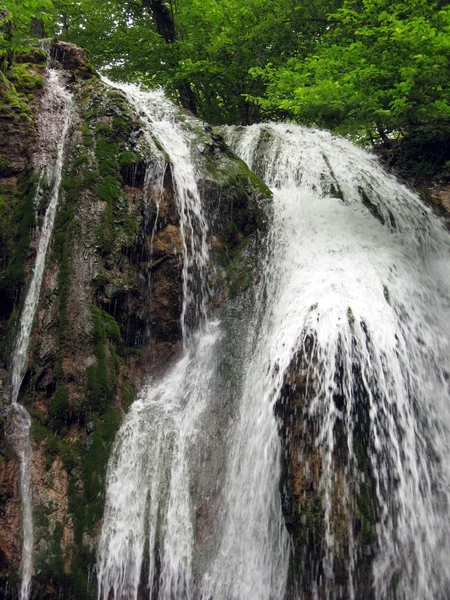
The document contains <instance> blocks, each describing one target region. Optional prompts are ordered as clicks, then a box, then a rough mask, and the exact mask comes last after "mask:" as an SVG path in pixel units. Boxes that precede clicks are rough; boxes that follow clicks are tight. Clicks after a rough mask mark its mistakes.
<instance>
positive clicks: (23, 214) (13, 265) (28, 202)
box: [0, 174, 36, 299]
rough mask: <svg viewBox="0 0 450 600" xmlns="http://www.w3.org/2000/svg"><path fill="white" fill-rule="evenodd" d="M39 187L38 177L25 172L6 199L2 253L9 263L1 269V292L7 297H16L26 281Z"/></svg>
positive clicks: (2, 230)
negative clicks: (12, 195)
mask: <svg viewBox="0 0 450 600" xmlns="http://www.w3.org/2000/svg"><path fill="white" fill-rule="evenodd" d="M35 191H36V179H35V177H33V176H31V175H30V174H25V175H23V176H22V177H20V178H19V185H18V188H17V191H16V192H15V195H14V197H13V198H9V199H8V200H6V199H5V200H4V203H3V205H4V207H5V208H6V210H5V212H4V213H3V214H2V226H1V230H0V234H1V241H2V247H1V248H0V256H1V257H2V262H3V264H5V263H6V264H7V266H6V268H5V269H3V270H2V271H0V295H1V296H2V297H3V298H4V299H5V298H6V297H8V296H14V297H15V296H16V295H17V292H18V291H19V290H20V288H21V287H22V286H23V284H24V282H25V276H26V271H25V264H26V260H27V255H28V250H29V246H30V232H31V229H32V228H33V226H34V224H35V211H34V205H33V198H34V195H35ZM8 212H9V214H8Z"/></svg>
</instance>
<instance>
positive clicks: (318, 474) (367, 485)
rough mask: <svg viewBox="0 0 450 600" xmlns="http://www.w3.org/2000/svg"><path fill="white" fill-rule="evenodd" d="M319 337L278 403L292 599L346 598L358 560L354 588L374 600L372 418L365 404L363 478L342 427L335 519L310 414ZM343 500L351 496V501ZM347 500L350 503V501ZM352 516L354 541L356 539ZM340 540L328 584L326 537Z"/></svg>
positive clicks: (294, 365)
mask: <svg viewBox="0 0 450 600" xmlns="http://www.w3.org/2000/svg"><path fill="white" fill-rule="evenodd" d="M317 362H318V359H317V356H316V350H315V343H314V339H313V338H311V337H310V336H308V337H306V338H305V340H304V342H303V347H302V349H301V350H299V351H298V353H297V355H296V356H295V357H294V359H293V360H292V362H291V365H290V367H289V369H288V370H287V372H286V375H285V378H284V386H283V387H282V389H281V392H280V397H279V400H278V403H277V406H276V412H277V414H278V416H279V427H280V436H281V439H282V442H283V448H284V452H283V459H282V460H283V469H282V479H281V481H280V492H281V498H282V508H283V514H284V517H285V522H286V527H287V529H288V531H289V533H290V537H291V541H292V549H293V551H292V553H291V565H290V569H289V589H288V598H297V597H298V595H299V591H301V593H303V594H305V597H306V598H315V597H319V598H322V597H326V596H327V594H329V593H330V592H331V594H332V596H333V597H336V598H338V597H341V592H340V590H343V589H346V583H347V581H346V578H347V577H348V565H349V562H350V560H352V561H354V563H355V566H356V567H357V568H356V569H355V581H354V589H355V594H356V597H357V598H367V599H371V598H373V586H372V583H373V582H372V571H371V566H372V561H373V558H374V550H375V546H376V508H377V507H376V506H375V503H374V500H373V498H374V497H375V494H374V493H373V489H372V486H373V478H372V476H371V472H370V467H369V459H368V456H367V454H366V449H365V447H364V444H363V440H364V436H365V435H366V434H367V427H366V422H367V420H366V416H365V414H364V409H363V408H361V410H360V414H358V415H357V416H356V421H357V422H358V424H359V425H358V426H359V430H358V439H359V440H360V442H359V443H358V450H357V462H358V465H359V468H360V470H361V472H362V473H363V474H364V477H363V478H361V481H360V482H355V481H353V480H352V479H350V481H349V480H348V477H347V474H346V468H347V463H348V446H347V439H346V436H345V432H344V431H339V430H338V429H337V430H335V432H334V436H335V447H334V451H333V456H332V465H331V471H332V473H333V478H334V486H333V493H332V495H331V498H330V499H329V502H330V511H329V514H330V517H329V519H330V520H329V522H328V523H327V522H326V519H327V517H326V501H325V490H324V486H323V478H322V475H323V473H324V470H325V468H326V465H325V464H324V457H323V455H322V454H321V452H320V450H319V449H318V448H317V444H316V438H317V427H318V425H317V420H316V419H314V417H311V415H310V411H309V408H310V404H311V401H312V400H313V399H314V397H315V395H316V393H317V389H316V387H317V386H316V378H320V365H318V364H317ZM337 384H338V385H337V392H336V395H335V399H334V401H335V404H336V407H337V408H339V407H340V406H341V404H342V395H341V393H342V394H343V391H342V389H340V388H339V385H340V382H339V381H337ZM344 498H345V499H346V500H345V501H344ZM346 504H347V507H346V506H345V505H346ZM349 520H350V522H351V530H352V538H351V539H350V538H349V527H348V523H349ZM327 535H328V536H332V538H333V540H334V545H333V548H334V555H333V557H332V559H331V560H332V561H333V586H330V583H329V582H328V583H327V582H326V575H327V574H326V573H324V569H325V568H326V565H327V563H328V561H329V557H328V556H327V542H326V538H327Z"/></svg>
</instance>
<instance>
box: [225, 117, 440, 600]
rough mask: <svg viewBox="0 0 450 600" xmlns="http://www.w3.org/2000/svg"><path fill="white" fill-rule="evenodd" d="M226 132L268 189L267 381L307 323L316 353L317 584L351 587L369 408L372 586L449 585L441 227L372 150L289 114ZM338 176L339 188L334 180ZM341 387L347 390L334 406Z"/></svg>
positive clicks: (344, 593)
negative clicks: (320, 553)
mask: <svg viewBox="0 0 450 600" xmlns="http://www.w3.org/2000/svg"><path fill="white" fill-rule="evenodd" d="M230 140H231V142H232V145H233V146H234V147H235V149H236V151H237V153H238V154H239V155H240V156H241V157H242V158H243V159H244V160H245V161H246V162H247V163H248V164H249V166H250V168H252V169H253V170H254V171H255V172H256V173H257V174H259V175H260V176H261V177H262V178H263V179H264V180H265V181H266V183H268V185H269V186H270V187H271V188H272V189H273V191H274V222H273V225H272V240H271V243H272V247H271V250H270V259H269V261H268V264H267V274H268V277H269V285H268V290H269V299H268V305H269V306H270V312H269V313H268V314H267V315H266V320H267V321H268V322H270V326H268V330H269V332H270V334H269V336H268V337H267V338H266V339H265V340H264V342H265V347H266V353H267V356H268V358H267V359H266V360H267V361H268V365H271V366H272V368H274V367H275V366H276V367H277V375H276V376H275V377H274V380H275V382H276V381H277V380H278V379H279V377H280V373H283V372H285V370H286V369H287V367H288V366H289V364H290V362H291V361H292V359H293V357H294V356H295V353H296V351H297V349H299V348H301V347H302V343H303V341H304V340H305V339H306V337H307V336H309V337H310V339H313V340H314V342H315V354H316V359H315V360H314V361H311V364H310V365H309V372H310V373H309V375H310V381H311V387H312V388H313V389H314V393H313V399H312V401H311V402H310V404H309V406H308V407H307V413H306V414H305V415H304V416H303V418H305V419H312V420H313V421H314V423H315V426H316V431H317V436H316V439H315V444H316V447H317V448H318V449H319V450H320V452H321V455H322V460H323V463H322V464H323V473H322V483H321V485H322V491H323V497H324V509H325V520H326V528H325V534H326V545H327V552H326V555H325V557H324V560H323V569H324V577H325V581H324V582H323V581H322V582H321V593H322V594H323V593H325V595H326V597H349V598H355V597H356V596H355V588H354V579H355V573H354V568H355V565H357V559H358V556H357V548H356V544H355V543H354V539H353V537H354V533H353V531H352V519H351V512H352V497H351V484H352V481H353V482H354V481H358V480H359V473H358V471H359V469H360V466H359V465H358V460H357V456H356V451H355V443H354V442H355V440H354V435H359V434H358V433H355V432H357V428H358V417H357V415H358V411H361V408H364V410H366V411H367V415H368V425H366V427H367V432H366V436H367V437H366V438H365V439H363V440H361V442H362V443H363V444H364V445H366V444H367V446H368V456H369V460H370V463H371V472H372V477H373V479H374V482H375V489H376V502H377V504H378V519H377V534H378V546H379V547H378V552H377V556H376V560H375V565H374V585H375V596H376V598H388V597H391V594H392V593H393V592H392V588H391V586H392V583H393V577H396V578H397V590H396V592H395V594H394V595H393V596H392V597H396V598H405V599H409V598H421V599H430V600H431V599H432V598H433V599H436V598H445V597H447V590H448V586H449V584H450V566H449V563H448V556H449V551H450V536H449V534H448V531H449V525H450V517H449V511H448V508H449V500H450V471H449V466H448V464H449V463H448V459H447V457H448V453H449V443H450V433H449V431H450V406H449V402H448V383H447V379H448V376H447V374H448V368H449V350H450V348H449V334H450V323H449V319H448V315H449V310H448V309H449V306H450V269H449V261H448V259H449V256H450V239H449V235H448V233H447V232H446V231H445V230H444V228H443V227H442V225H441V224H440V223H439V222H438V221H437V219H436V218H435V217H433V215H432V214H431V212H430V210H429V209H426V208H424V207H423V205H422V204H421V203H420V202H419V201H418V199H417V198H416V196H415V195H414V194H412V193H411V192H409V191H408V190H407V189H406V188H404V187H402V186H400V185H399V184H398V183H397V182H396V181H395V179H394V178H392V177H390V176H387V175H386V174H385V173H384V172H383V171H382V169H381V168H380V167H379V166H378V164H377V162H376V159H375V158H372V157H370V156H368V155H367V154H365V153H364V152H362V151H361V150H359V149H357V148H355V147H354V146H352V145H351V144H350V143H348V142H346V141H345V140H342V139H339V138H333V137H332V136H331V135H330V134H328V133H326V132H322V131H312V130H308V129H305V128H300V127H295V126H285V125H269V126H265V127H264V126H253V127H250V128H248V129H247V130H245V131H244V132H242V131H230ZM333 188H334V190H333ZM337 188H340V194H339V195H342V197H343V199H342V200H341V199H339V198H336V197H335V193H333V191H334V192H336V190H337ZM361 189H362V190H364V193H365V195H366V196H367V197H368V198H369V200H370V203H371V204H372V206H371V207H370V209H369V208H367V207H366V206H365V205H364V203H363V202H362V198H361V192H360V190H361ZM365 202H366V204H367V199H366V200H365ZM374 206H376V207H377V212H378V217H379V219H376V218H374V216H373V214H372V213H373V212H374ZM381 219H382V220H383V221H384V222H385V223H386V224H385V225H382V224H381V222H380V220H381ZM355 368H356V369H357V370H359V369H360V371H361V377H360V381H356V380H355ZM275 387H276V386H275ZM336 393H342V395H343V396H344V401H343V403H342V404H343V405H342V406H339V405H338V404H337V403H336V401H335V396H336ZM362 405H364V406H362ZM299 418H300V419H301V418H302V417H301V416H299ZM337 424H340V425H341V426H343V428H344V431H345V433H346V436H347V442H346V445H347V448H346V450H347V453H348V457H347V459H344V458H342V457H341V460H342V461H343V462H344V464H342V465H341V468H342V469H343V473H344V486H343V496H342V498H341V500H340V501H341V503H342V505H343V506H344V510H345V511H346V512H347V514H348V528H349V531H348V539H349V549H348V554H349V560H348V566H347V584H346V586H345V587H346V589H344V590H343V589H340V590H338V591H337V590H336V588H335V587H334V586H333V578H334V573H333V560H334V555H335V553H336V551H337V550H338V547H337V546H335V540H334V538H333V531H332V518H333V515H332V508H333V505H332V497H333V491H334V486H335V484H336V485H337V481H338V477H337V474H335V473H333V465H334V464H335V463H334V457H333V451H334V449H335V444H336V439H335V427H336V425H337ZM344 454H345V453H344ZM366 476H367V475H366ZM341 493H342V490H341ZM336 544H337V541H336ZM319 591H320V590H319V589H318V590H317V593H319Z"/></svg>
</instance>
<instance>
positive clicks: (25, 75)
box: [8, 63, 44, 93]
mask: <svg viewBox="0 0 450 600" xmlns="http://www.w3.org/2000/svg"><path fill="white" fill-rule="evenodd" d="M8 78H9V79H10V81H12V82H13V83H14V85H15V88H16V90H17V91H18V92H22V93H30V92H33V91H35V90H38V89H40V88H42V86H43V84H44V81H43V79H42V75H41V74H40V73H36V72H35V71H33V70H32V65H30V64H29V63H25V64H17V63H15V64H14V65H13V66H12V68H11V71H10V73H9V74H8Z"/></svg>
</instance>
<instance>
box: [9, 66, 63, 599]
mask: <svg viewBox="0 0 450 600" xmlns="http://www.w3.org/2000/svg"><path fill="white" fill-rule="evenodd" d="M70 115H71V95H70V94H69V92H68V91H67V90H66V89H65V85H64V82H63V78H62V73H61V72H58V71H55V70H49V71H48V77H47V79H46V80H45V90H44V94H43V97H42V99H41V106H40V111H39V115H38V122H37V127H38V133H39V145H40V150H41V151H40V152H39V153H38V154H37V156H36V157H35V161H34V163H35V164H34V168H35V169H36V170H38V171H41V175H40V179H39V184H38V189H37V191H36V198H37V197H38V194H39V193H40V189H39V185H40V182H41V180H42V177H43V175H45V177H46V179H47V180H48V182H49V183H50V184H51V192H50V198H49V203H48V206H47V209H46V211H45V216H44V221H43V225H42V228H41V231H40V238H39V246H38V249H37V254H36V260H35V264H34V268H33V273H32V275H31V281H30V284H29V287H28V290H27V294H26V297H25V302H24V305H23V309H22V313H21V315H20V321H19V331H18V336H17V339H16V343H15V347H14V351H13V355H12V359H11V385H10V390H9V393H10V399H11V407H10V415H11V417H10V418H11V419H12V422H13V425H12V433H11V434H10V439H11V441H12V443H13V447H14V448H15V450H16V452H17V454H18V456H19V460H20V493H21V499H22V530H23V541H22V562H21V574H22V582H21V589H20V598H21V599H22V600H27V598H28V597H29V594H30V589H31V576H32V566H33V514H32V500H31V482H30V458H31V444H30V437H29V429H30V425H31V421H30V417H29V415H28V413H27V411H26V409H25V408H24V407H23V406H21V405H20V404H18V402H17V399H18V396H19V391H20V386H21V384H22V380H23V376H24V372H25V368H26V365H27V360H28V350H29V346H30V339H31V333H32V330H33V322H34V318H35V315H36V310H37V306H38V302H39V295H40V291H41V285H42V278H43V275H44V268H45V260H46V256H47V251H48V248H49V245H50V242H51V239H52V232H53V225H54V222H55V215H56V209H57V206H58V197H59V188H60V184H61V179H62V168H63V160H64V144H65V140H66V136H67V133H68V130H69V125H70ZM44 171H45V173H44ZM34 204H35V205H36V202H35V203H34Z"/></svg>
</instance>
